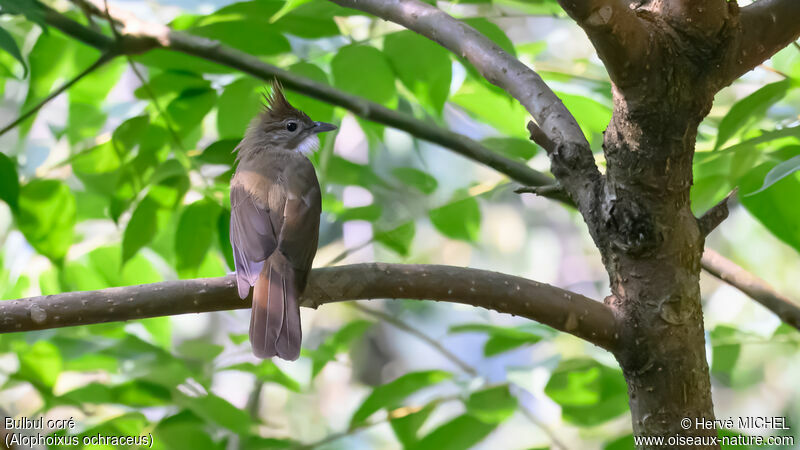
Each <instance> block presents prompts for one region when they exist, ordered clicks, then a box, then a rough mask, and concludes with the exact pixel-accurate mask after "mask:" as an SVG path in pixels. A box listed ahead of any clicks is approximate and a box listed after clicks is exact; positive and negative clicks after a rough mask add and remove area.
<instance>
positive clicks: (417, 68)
mask: <svg viewBox="0 0 800 450" xmlns="http://www.w3.org/2000/svg"><path fill="white" fill-rule="evenodd" d="M383 52H384V53H385V54H386V56H387V57H388V58H389V62H390V63H391V64H392V68H394V72H395V73H396V74H397V77H398V78H399V79H400V81H402V82H403V84H404V85H406V87H407V88H408V89H409V90H410V91H411V92H413V93H414V95H415V96H416V97H417V99H418V100H419V101H420V102H421V103H422V104H424V105H428V106H430V107H432V108H433V109H434V110H435V111H437V112H438V113H440V114H441V112H442V109H443V108H444V103H445V101H446V100H447V95H448V94H449V92H450V81H451V78H452V64H451V62H450V55H449V52H448V51H447V50H446V49H444V48H443V47H442V46H440V45H438V44H436V43H435V42H433V41H431V40H430V39H427V38H424V37H422V36H420V35H418V34H416V33H414V32H412V31H408V30H405V31H400V32H397V33H392V34H390V35H388V36H386V37H385V38H384V41H383Z"/></svg>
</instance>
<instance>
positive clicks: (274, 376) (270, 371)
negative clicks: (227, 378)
mask: <svg viewBox="0 0 800 450" xmlns="http://www.w3.org/2000/svg"><path fill="white" fill-rule="evenodd" d="M219 370H238V371H240V372H249V373H252V374H253V375H255V376H256V378H258V380H259V381H263V382H267V383H277V384H280V385H281V386H283V387H285V388H286V389H289V390H290V391H294V392H300V384H299V383H298V382H297V381H295V380H294V378H292V377H290V376H289V375H286V374H285V373H284V372H283V371H281V369H279V368H278V366H276V365H275V363H274V362H272V361H271V360H268V359H267V360H264V361H262V362H261V363H259V364H253V363H251V362H244V363H239V364H234V365H232V366H226V367H223V368H221V369H219Z"/></svg>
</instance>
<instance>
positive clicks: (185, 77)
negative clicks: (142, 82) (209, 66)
mask: <svg viewBox="0 0 800 450" xmlns="http://www.w3.org/2000/svg"><path fill="white" fill-rule="evenodd" d="M147 84H148V87H149V88H150V91H151V92H152V94H153V95H154V96H155V97H156V98H159V97H163V96H166V95H169V94H173V95H176V96H177V95H178V94H180V93H181V92H183V91H186V90H189V89H208V88H210V87H211V84H210V83H209V82H208V80H205V79H203V77H201V76H200V75H198V74H196V73H192V72H177V71H173V70H166V71H164V72H161V73H159V74H158V75H155V76H152V77H150V79H149V80H148V81H147ZM133 95H134V96H136V98H138V99H143V100H150V93H149V92H148V89H147V87H145V86H139V87H138V88H136V90H135V91H133Z"/></svg>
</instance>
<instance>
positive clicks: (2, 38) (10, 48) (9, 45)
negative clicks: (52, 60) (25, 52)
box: [0, 27, 28, 78]
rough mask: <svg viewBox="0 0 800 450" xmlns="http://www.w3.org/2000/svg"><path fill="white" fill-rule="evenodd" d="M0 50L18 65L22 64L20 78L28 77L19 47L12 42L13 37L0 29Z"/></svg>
mask: <svg viewBox="0 0 800 450" xmlns="http://www.w3.org/2000/svg"><path fill="white" fill-rule="evenodd" d="M0 48H2V49H3V50H5V51H7V52H8V53H9V54H10V55H11V56H13V57H14V59H16V60H17V61H19V63H20V64H22V68H23V73H22V78H25V77H27V76H28V65H27V64H25V58H23V57H22V53H20V51H19V47H18V46H17V41H15V40H14V37H13V36H11V34H9V32H8V31H6V30H5V28H3V27H0Z"/></svg>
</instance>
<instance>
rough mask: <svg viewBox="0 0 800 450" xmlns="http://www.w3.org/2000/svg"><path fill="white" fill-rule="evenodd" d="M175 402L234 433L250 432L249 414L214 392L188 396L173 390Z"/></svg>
mask: <svg viewBox="0 0 800 450" xmlns="http://www.w3.org/2000/svg"><path fill="white" fill-rule="evenodd" d="M172 395H173V399H174V400H175V404H176V405H178V406H181V407H184V408H186V409H188V410H189V411H191V412H193V413H194V414H196V415H197V416H198V417H200V418H201V419H203V420H205V421H206V422H208V423H211V424H214V425H218V426H221V427H223V428H227V429H229V430H231V431H233V432H234V433H239V434H247V433H249V432H250V425H251V421H250V416H249V415H248V414H247V412H245V411H243V410H241V409H239V408H237V407H235V406H233V405H231V404H230V403H229V402H228V401H227V400H225V399H223V398H222V397H218V396H216V395H214V394H211V393H209V394H207V395H200V396H197V397H190V396H188V395H185V394H183V393H181V392H179V391H177V390H176V391H174V392H173V394H172Z"/></svg>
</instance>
